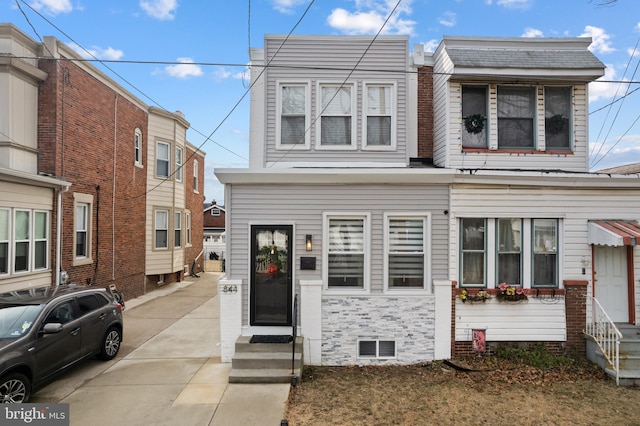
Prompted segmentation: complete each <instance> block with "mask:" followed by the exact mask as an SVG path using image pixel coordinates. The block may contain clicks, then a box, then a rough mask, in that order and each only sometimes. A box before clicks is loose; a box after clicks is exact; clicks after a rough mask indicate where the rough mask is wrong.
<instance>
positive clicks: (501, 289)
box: [498, 283, 509, 291]
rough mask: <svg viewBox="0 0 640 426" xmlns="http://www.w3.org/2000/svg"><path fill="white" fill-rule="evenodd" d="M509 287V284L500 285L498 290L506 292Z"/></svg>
mask: <svg viewBox="0 0 640 426" xmlns="http://www.w3.org/2000/svg"><path fill="white" fill-rule="evenodd" d="M507 287H509V284H507V283H500V284H498V288H499V289H500V291H505V290H506V289H507Z"/></svg>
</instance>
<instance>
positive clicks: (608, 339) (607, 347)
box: [585, 296, 622, 385]
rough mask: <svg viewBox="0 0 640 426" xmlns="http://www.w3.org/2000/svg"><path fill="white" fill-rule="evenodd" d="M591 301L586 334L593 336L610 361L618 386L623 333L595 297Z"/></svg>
mask: <svg viewBox="0 0 640 426" xmlns="http://www.w3.org/2000/svg"><path fill="white" fill-rule="evenodd" d="M588 299H591V321H587V330H586V332H585V333H586V334H587V335H589V336H591V337H592V338H593V339H594V340H595V342H596V344H597V345H598V346H599V347H600V350H602V355H603V356H604V357H605V358H606V359H607V361H609V363H610V364H611V368H613V369H614V371H615V373H616V385H619V384H620V339H622V333H621V332H620V330H618V327H616V325H615V324H614V323H613V321H611V318H609V315H607V313H606V312H605V310H604V309H603V308H602V305H600V302H598V299H596V298H595V297H590V296H588Z"/></svg>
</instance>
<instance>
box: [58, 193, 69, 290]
mask: <svg viewBox="0 0 640 426" xmlns="http://www.w3.org/2000/svg"><path fill="white" fill-rule="evenodd" d="M68 190H69V187H67V186H65V187H63V188H62V189H59V190H58V209H57V210H58V214H57V217H56V287H57V286H59V285H60V274H61V273H62V260H61V258H62V255H61V253H60V251H61V250H62V241H61V240H60V238H61V235H62V194H63V193H65V192H67V191H68Z"/></svg>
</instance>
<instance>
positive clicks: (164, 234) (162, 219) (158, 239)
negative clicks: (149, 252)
mask: <svg viewBox="0 0 640 426" xmlns="http://www.w3.org/2000/svg"><path fill="white" fill-rule="evenodd" d="M154 227H155V245H154V247H155V248H157V249H166V248H169V210H156V214H155V224H154Z"/></svg>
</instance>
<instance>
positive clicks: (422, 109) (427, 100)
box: [418, 67, 433, 158]
mask: <svg viewBox="0 0 640 426" xmlns="http://www.w3.org/2000/svg"><path fill="white" fill-rule="evenodd" d="M418 157H420V158H433V67H422V68H420V69H419V70H418Z"/></svg>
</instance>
